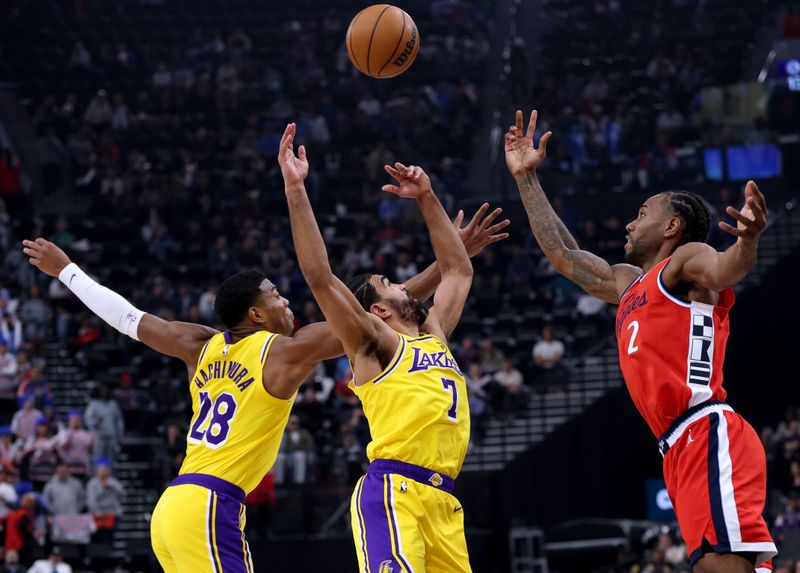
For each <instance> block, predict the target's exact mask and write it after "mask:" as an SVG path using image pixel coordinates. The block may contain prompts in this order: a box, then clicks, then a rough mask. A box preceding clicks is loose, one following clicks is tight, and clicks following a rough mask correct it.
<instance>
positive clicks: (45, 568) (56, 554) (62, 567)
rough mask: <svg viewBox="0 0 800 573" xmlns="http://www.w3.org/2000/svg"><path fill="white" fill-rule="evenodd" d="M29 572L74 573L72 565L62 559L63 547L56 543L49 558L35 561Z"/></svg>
mask: <svg viewBox="0 0 800 573" xmlns="http://www.w3.org/2000/svg"><path fill="white" fill-rule="evenodd" d="M28 573H72V567H71V566H70V564H69V563H65V562H64V560H63V559H62V557H61V548H60V547H59V546H58V545H54V546H53V547H52V548H51V549H50V555H49V556H48V557H47V559H39V560H38V561H35V562H34V563H33V566H32V567H31V568H30V569H28Z"/></svg>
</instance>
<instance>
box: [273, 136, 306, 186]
mask: <svg viewBox="0 0 800 573" xmlns="http://www.w3.org/2000/svg"><path fill="white" fill-rule="evenodd" d="M296 134H297V124H296V123H290V124H289V125H287V126H286V130H285V131H284V132H283V137H281V143H280V148H279V151H278V164H279V165H280V167H281V174H282V175H283V182H284V184H285V185H286V187H289V186H290V185H297V184H298V183H303V181H305V179H306V177H308V159H307V158H306V147H305V146H304V145H301V146H300V147H298V148H297V155H295V153H294V137H295V135H296Z"/></svg>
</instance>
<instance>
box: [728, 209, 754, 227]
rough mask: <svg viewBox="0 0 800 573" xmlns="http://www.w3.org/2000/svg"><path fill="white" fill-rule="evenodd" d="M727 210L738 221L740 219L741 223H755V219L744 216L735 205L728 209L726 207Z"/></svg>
mask: <svg viewBox="0 0 800 573" xmlns="http://www.w3.org/2000/svg"><path fill="white" fill-rule="evenodd" d="M725 212H726V213H727V214H728V215H730V216H731V217H733V218H734V219H736V220H737V221H739V222H740V223H742V224H743V225H752V224H753V223H755V220H754V219H751V218H750V217H746V216H744V215H743V214H742V213H740V212H739V211H737V210H736V209H734V208H733V207H728V208H727V209H725Z"/></svg>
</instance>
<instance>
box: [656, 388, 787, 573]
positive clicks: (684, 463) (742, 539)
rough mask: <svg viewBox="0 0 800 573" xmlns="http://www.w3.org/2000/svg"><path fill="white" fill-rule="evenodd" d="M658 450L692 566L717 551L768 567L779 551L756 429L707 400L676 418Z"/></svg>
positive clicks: (727, 410)
mask: <svg viewBox="0 0 800 573" xmlns="http://www.w3.org/2000/svg"><path fill="white" fill-rule="evenodd" d="M659 447H660V448H661V451H662V453H663V454H664V479H665V480H666V482H667V491H668V492H669V496H670V498H671V500H672V505H673V506H674V508H675V513H676V515H677V517H678V525H679V526H680V528H681V534H682V535H683V538H684V540H685V541H686V548H687V551H688V553H689V559H690V561H691V562H692V564H693V565H694V564H695V563H696V562H697V561H698V560H699V559H700V558H701V557H702V556H703V554H705V553H708V552H712V551H713V552H714V553H749V554H752V555H753V556H754V558H755V565H756V566H757V567H759V569H764V568H763V567H761V564H764V563H765V562H767V561H768V560H770V559H771V558H772V557H774V556H775V555H777V553H778V552H777V550H776V548H775V542H774V541H773V540H772V536H771V535H770V533H769V528H768V527H767V524H766V522H765V521H764V518H763V516H762V513H763V511H764V503H765V500H766V493H767V464H766V455H765V453H764V448H763V446H762V445H761V441H760V440H759V437H758V435H757V434H756V432H755V430H753V428H752V426H750V424H748V423H747V422H746V421H745V420H744V418H742V417H741V416H740V415H739V414H737V413H736V412H734V411H733V409H732V408H731V407H730V406H728V405H727V404H725V403H722V402H706V403H704V404H700V405H698V406H695V407H694V408H692V409H690V410H689V411H687V412H686V413H684V414H683V415H682V416H681V417H680V418H678V419H677V420H675V422H674V423H673V424H672V426H670V429H669V430H668V431H667V432H666V433H665V434H664V435H663V436H662V437H661V439H660V441H659ZM766 567H768V565H766ZM765 570H767V571H768V570H769V569H765Z"/></svg>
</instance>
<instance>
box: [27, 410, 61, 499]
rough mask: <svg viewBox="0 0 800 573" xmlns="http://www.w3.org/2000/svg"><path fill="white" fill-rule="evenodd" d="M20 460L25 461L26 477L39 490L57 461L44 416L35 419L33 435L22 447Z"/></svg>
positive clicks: (51, 472) (49, 476)
mask: <svg viewBox="0 0 800 573" xmlns="http://www.w3.org/2000/svg"><path fill="white" fill-rule="evenodd" d="M22 460H23V462H22V463H23V465H24V464H25V463H26V462H27V467H28V472H27V474H28V479H29V480H30V481H31V482H32V483H33V485H34V487H35V488H36V489H37V490H38V491H41V490H42V488H43V487H44V484H45V483H47V481H48V480H49V479H50V478H51V477H52V475H53V472H55V469H56V464H57V463H58V453H57V451H56V439H55V437H54V436H53V435H52V434H51V433H50V427H49V424H48V420H47V418H45V417H44V416H42V417H40V418H39V419H38V420H36V429H35V431H34V435H33V436H31V437H30V438H28V440H27V441H26V442H25V445H24V446H23V447H22Z"/></svg>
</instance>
